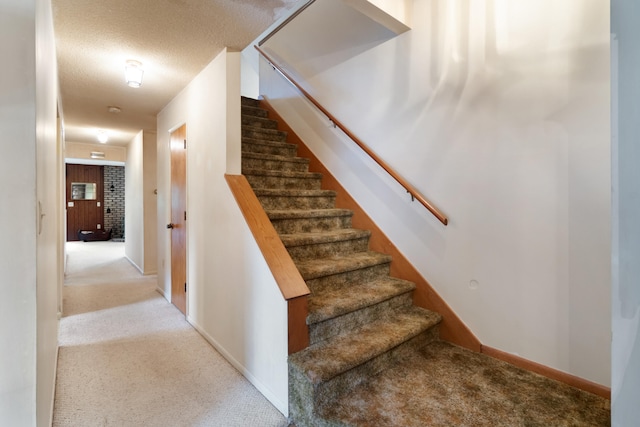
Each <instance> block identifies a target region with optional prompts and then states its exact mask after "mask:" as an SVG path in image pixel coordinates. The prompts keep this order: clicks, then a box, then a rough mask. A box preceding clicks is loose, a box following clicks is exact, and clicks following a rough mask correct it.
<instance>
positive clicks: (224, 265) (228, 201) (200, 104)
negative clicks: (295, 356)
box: [157, 52, 288, 414]
mask: <svg viewBox="0 0 640 427" xmlns="http://www.w3.org/2000/svg"><path fill="white" fill-rule="evenodd" d="M185 123H186V126H187V218H188V220H187V259H188V262H187V283H188V295H187V312H188V316H187V319H188V320H189V321H190V322H191V323H192V324H193V325H194V326H195V327H196V328H197V329H198V330H199V331H200V333H202V334H203V336H205V338H207V339H208V340H209V342H211V343H212V344H213V345H214V346H215V347H216V348H217V349H218V350H219V351H220V352H221V353H222V354H223V355H224V356H225V357H226V358H227V359H228V360H229V361H230V362H231V363H232V364H234V366H236V368H238V369H239V370H240V371H241V372H242V373H243V374H244V375H245V376H246V377H247V378H248V379H249V380H250V381H251V382H252V383H253V384H254V385H255V386H256V387H257V388H258V389H259V390H260V391H261V392H262V393H263V394H264V395H265V396H266V397H267V398H268V399H269V400H270V401H271V402H272V403H273V404H274V405H275V406H276V407H277V408H278V409H279V410H280V411H281V412H283V413H285V414H286V413H287V406H288V400H287V315H286V313H287V308H286V304H285V302H284V300H283V299H282V296H281V294H280V291H279V290H278V287H277V285H276V283H275V281H274V279H273V276H272V275H271V273H270V271H269V269H268V267H267V265H266V262H265V261H264V259H263V257H262V255H261V254H260V251H259V250H258V248H257V245H256V243H255V241H254V239H253V237H252V235H251V233H250V231H249V229H248V227H247V225H246V223H245V221H244V218H243V217H242V214H241V213H240V210H239V209H238V207H237V204H236V202H235V200H234V198H233V196H232V194H231V192H230V191H229V188H228V186H227V183H226V181H225V179H224V174H225V173H227V172H228V173H238V172H239V165H240V158H239V156H240V148H239V147H240V53H227V52H222V53H220V54H219V55H218V56H217V57H216V58H215V59H214V60H213V61H212V62H211V63H210V64H209V65H208V66H207V67H206V68H205V69H204V70H203V71H202V72H201V73H200V74H199V75H198V76H197V77H196V78H195V79H194V80H193V81H192V82H191V83H190V84H189V85H188V86H187V87H186V88H185V89H184V90H183V91H182V92H181V93H180V94H179V95H178V96H177V97H176V98H174V99H173V101H171V103H170V104H169V105H167V106H166V107H165V108H164V109H163V110H162V111H161V112H160V114H159V115H158V145H157V147H158V151H157V155H158V247H159V259H158V266H159V272H158V287H159V290H160V291H161V292H163V293H164V295H165V297H167V299H170V298H171V255H170V253H171V252H170V250H171V247H170V234H169V233H168V232H167V230H166V229H165V225H166V224H167V223H169V222H170V217H171V192H170V183H171V166H170V150H169V136H170V133H171V131H172V130H175V129H176V128H177V127H179V126H180V125H182V124H185Z"/></svg>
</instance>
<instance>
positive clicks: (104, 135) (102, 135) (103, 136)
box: [98, 131, 109, 144]
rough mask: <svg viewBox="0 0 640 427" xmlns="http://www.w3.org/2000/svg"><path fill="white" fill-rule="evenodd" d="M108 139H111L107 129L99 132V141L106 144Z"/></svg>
mask: <svg viewBox="0 0 640 427" xmlns="http://www.w3.org/2000/svg"><path fill="white" fill-rule="evenodd" d="M108 140H109V135H108V134H107V132H106V131H100V132H98V141H100V142H101V143H103V144H105V143H106V142H107V141H108Z"/></svg>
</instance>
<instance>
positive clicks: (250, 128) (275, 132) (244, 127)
mask: <svg viewBox="0 0 640 427" xmlns="http://www.w3.org/2000/svg"><path fill="white" fill-rule="evenodd" d="M242 130H243V131H244V130H247V131H250V132H260V133H266V134H270V135H284V136H286V135H287V132H286V131H283V130H278V129H265V128H259V127H255V126H247V125H242Z"/></svg>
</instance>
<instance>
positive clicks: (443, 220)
mask: <svg viewBox="0 0 640 427" xmlns="http://www.w3.org/2000/svg"><path fill="white" fill-rule="evenodd" d="M254 47H255V48H256V50H257V51H258V52H260V54H261V55H262V56H263V57H264V58H265V59H266V60H267V61H269V63H270V64H271V66H272V67H273V68H275V69H276V70H278V72H279V73H280V74H282V76H283V77H284V78H285V79H287V80H288V81H289V83H291V84H292V85H293V86H295V87H296V88H297V89H298V90H299V91H300V92H301V93H302V94H303V95H304V96H305V97H306V98H307V99H308V100H309V101H310V102H311V103H312V104H313V105H315V107H316V108H317V109H318V110H320V111H322V113H323V114H324V115H325V116H327V117H328V118H329V120H331V122H333V124H335V125H336V126H337V127H339V128H340V130H342V132H344V133H345V135H347V136H348V137H349V138H351V139H352V140H353V142H355V143H356V144H357V145H358V146H359V147H360V148H361V149H362V150H363V151H364V152H365V153H367V154H368V155H369V157H371V158H372V159H373V161H375V162H376V163H377V164H378V165H380V167H381V168H382V169H384V170H385V171H386V172H387V173H388V174H389V175H391V177H392V178H393V179H395V180H396V182H398V184H400V185H401V186H402V187H404V189H405V190H407V193H409V194H410V195H411V199H412V200H413V199H415V200H417V201H419V202H420V203H421V204H422V205H423V206H424V207H425V208H427V210H428V211H429V212H431V213H432V214H433V216H435V217H436V218H438V220H439V221H440V222H441V223H442V224H444V225H447V224H448V223H449V219H448V218H447V217H446V216H445V215H444V214H443V213H442V212H441V211H440V210H439V209H438V208H436V207H435V206H433V204H432V203H431V202H429V201H428V200H427V199H426V198H425V197H424V196H423V195H422V194H420V193H419V192H418V190H416V189H415V188H414V187H413V186H412V185H411V184H409V183H408V182H407V181H406V180H405V179H404V178H402V177H401V176H400V175H399V174H398V173H397V172H396V171H395V170H393V168H391V166H389V165H388V164H387V163H386V162H385V161H384V160H382V159H381V158H380V157H378V155H377V154H376V153H375V152H373V150H371V149H370V148H369V147H368V146H367V145H366V144H365V143H363V142H362V141H361V140H360V139H358V137H357V136H355V135H354V134H353V133H352V132H351V131H350V130H349V129H348V128H347V127H346V126H345V125H343V124H342V123H341V122H340V120H338V119H336V118H335V117H334V116H333V115H332V114H331V113H330V112H329V111H328V110H327V109H326V108H324V107H323V106H322V105H321V104H320V103H319V102H318V101H316V99H315V98H314V97H313V96H311V94H310V93H309V92H307V91H306V90H305V89H304V88H303V87H302V86H301V85H299V84H298V83H296V81H295V80H294V79H293V78H292V77H291V76H290V75H289V74H288V73H287V72H286V71H285V70H284V69H282V67H280V66H279V65H278V64H277V63H276V62H275V61H274V60H273V59H272V58H271V57H270V56H269V55H268V54H267V53H266V52H265V51H264V50H262V49H261V48H260V47H258V46H254Z"/></svg>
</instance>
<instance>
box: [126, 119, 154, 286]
mask: <svg viewBox="0 0 640 427" xmlns="http://www.w3.org/2000/svg"><path fill="white" fill-rule="evenodd" d="M124 188H125V195H124V204H125V212H124V235H125V239H124V252H125V255H126V257H127V258H128V259H129V261H131V263H132V264H133V265H134V266H135V267H136V268H137V269H138V270H139V271H140V272H141V273H143V274H155V273H156V272H157V270H158V267H157V259H158V254H157V250H158V247H157V233H158V225H157V206H156V205H157V200H156V195H155V193H154V191H155V189H156V134H155V132H149V131H140V132H138V134H137V135H136V136H135V137H134V138H133V139H132V140H131V142H129V145H128V148H127V161H126V165H125V168H124Z"/></svg>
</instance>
